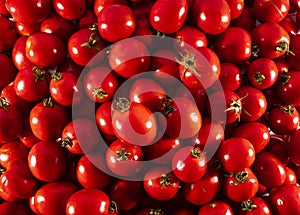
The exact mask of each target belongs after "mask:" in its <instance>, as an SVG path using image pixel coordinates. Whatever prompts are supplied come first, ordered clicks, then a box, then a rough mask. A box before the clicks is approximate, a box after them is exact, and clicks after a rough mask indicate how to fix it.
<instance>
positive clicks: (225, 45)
mask: <svg viewBox="0 0 300 215" xmlns="http://www.w3.org/2000/svg"><path fill="white" fill-rule="evenodd" d="M214 46H215V51H216V53H217V55H218V56H219V58H220V60H222V61H225V62H228V63H235V64H239V63H243V62H246V61H247V60H248V59H249V58H250V57H251V50H252V47H251V46H252V38H251V35H250V33H249V32H248V31H246V30H245V29H243V28H241V27H230V28H228V29H226V30H225V31H224V32H223V33H221V34H220V35H218V36H217V38H216V41H215V45H214Z"/></svg>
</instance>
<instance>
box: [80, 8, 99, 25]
mask: <svg viewBox="0 0 300 215" xmlns="http://www.w3.org/2000/svg"><path fill="white" fill-rule="evenodd" d="M95 23H97V16H96V15H95V13H94V11H93V10H90V9H89V10H87V11H85V12H84V14H83V16H82V17H80V18H79V19H78V20H77V23H76V28H77V29H82V28H89V27H90V26H92V25H94V24H95Z"/></svg>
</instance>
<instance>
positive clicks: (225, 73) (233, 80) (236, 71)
mask: <svg viewBox="0 0 300 215" xmlns="http://www.w3.org/2000/svg"><path fill="white" fill-rule="evenodd" d="M219 80H220V82H221V85H222V87H223V89H224V90H232V91H234V90H237V89H238V88H239V87H240V86H241V85H242V72H241V70H240V68H239V67H238V66H236V65H235V64H232V63H221V72H220V76H219Z"/></svg>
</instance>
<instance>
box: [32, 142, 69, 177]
mask: <svg viewBox="0 0 300 215" xmlns="http://www.w3.org/2000/svg"><path fill="white" fill-rule="evenodd" d="M28 166H29V169H30V171H31V173H32V174H33V176H34V177H35V178H37V179H38V180H41V181H45V182H52V181H56V180H58V179H59V178H60V177H62V175H63V174H64V172H65V170H66V167H67V160H66V154H65V151H64V150H63V148H62V147H60V146H59V145H58V144H57V143H55V142H52V141H42V142H38V143H36V144H35V145H34V146H33V147H32V148H31V149H30V151H29V155H28ZM49 169H51V171H49Z"/></svg>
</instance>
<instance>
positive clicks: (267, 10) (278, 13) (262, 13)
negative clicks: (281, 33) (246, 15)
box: [253, 0, 290, 23]
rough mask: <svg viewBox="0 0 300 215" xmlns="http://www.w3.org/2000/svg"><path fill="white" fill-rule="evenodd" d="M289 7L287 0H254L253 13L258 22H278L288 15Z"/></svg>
mask: <svg viewBox="0 0 300 215" xmlns="http://www.w3.org/2000/svg"><path fill="white" fill-rule="evenodd" d="M289 9H290V1H288V0H275V1H264V0H255V1H254V4H253V13H254V15H255V17H256V19H257V20H258V21H259V22H269V23H278V22H280V21H282V20H283V19H284V18H285V17H286V16H287V15H288V13H289Z"/></svg>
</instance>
